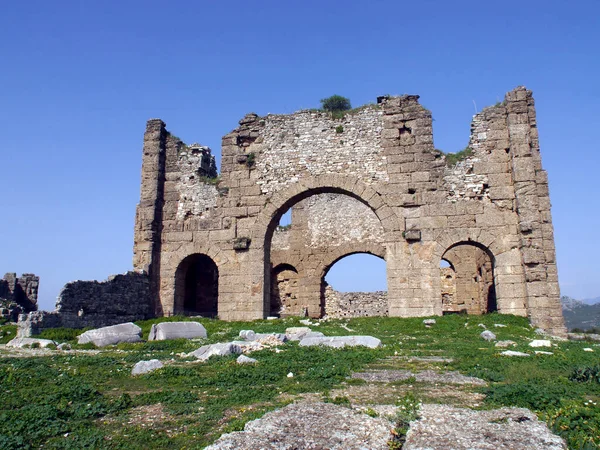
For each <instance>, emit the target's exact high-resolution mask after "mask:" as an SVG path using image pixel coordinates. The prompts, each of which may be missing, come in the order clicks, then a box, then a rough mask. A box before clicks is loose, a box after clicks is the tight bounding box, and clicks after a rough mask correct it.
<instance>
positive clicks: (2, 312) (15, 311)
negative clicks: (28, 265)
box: [0, 273, 40, 322]
mask: <svg viewBox="0 0 600 450" xmlns="http://www.w3.org/2000/svg"><path fill="white" fill-rule="evenodd" d="M39 285H40V278H39V277H38V276H36V275H34V274H32V273H24V274H23V275H21V276H20V277H17V274H16V273H7V274H5V275H4V278H2V279H0V317H2V318H4V319H8V320H10V321H12V322H16V321H17V319H18V317H19V314H23V313H29V312H31V311H37V300H38V287H39Z"/></svg>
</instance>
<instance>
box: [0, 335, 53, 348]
mask: <svg viewBox="0 0 600 450" xmlns="http://www.w3.org/2000/svg"><path fill="white" fill-rule="evenodd" d="M49 345H56V342H54V341H52V340H50V339H37V338H27V337H18V338H14V339H12V340H11V341H9V342H8V343H7V344H6V346H7V347H14V348H26V347H31V346H34V347H35V346H37V347H39V348H46V347H48V346H49Z"/></svg>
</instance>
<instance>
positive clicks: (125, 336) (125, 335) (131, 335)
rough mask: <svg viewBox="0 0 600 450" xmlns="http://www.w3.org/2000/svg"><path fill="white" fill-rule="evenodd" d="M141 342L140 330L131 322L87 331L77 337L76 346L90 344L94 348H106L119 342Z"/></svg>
mask: <svg viewBox="0 0 600 450" xmlns="http://www.w3.org/2000/svg"><path fill="white" fill-rule="evenodd" d="M141 340H142V329H141V328H140V327H138V326H137V325H136V324H134V323H131V322H127V323H120V324H118V325H112V326H110V327H102V328H96V329H95V330H88V331H86V332H85V333H82V334H80V335H79V336H78V337H77V343H78V344H87V343H89V342H91V343H92V344H94V345H95V346H96V347H106V346H107V345H113V344H119V343H121V342H140V341H141Z"/></svg>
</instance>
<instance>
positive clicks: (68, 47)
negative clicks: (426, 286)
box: [0, 0, 600, 309]
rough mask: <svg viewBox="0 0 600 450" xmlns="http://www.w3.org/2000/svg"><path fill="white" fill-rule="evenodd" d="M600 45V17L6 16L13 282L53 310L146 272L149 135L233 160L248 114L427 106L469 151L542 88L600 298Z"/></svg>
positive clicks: (359, 8)
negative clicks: (325, 101) (334, 103)
mask: <svg viewBox="0 0 600 450" xmlns="http://www.w3.org/2000/svg"><path fill="white" fill-rule="evenodd" d="M599 44H600V2H598V1H597V0H590V1H573V2H568V3H567V2H565V1H552V0H544V1H523V0H521V1H502V2H482V1H480V0H479V1H453V2H447V1H441V0H440V1H419V2H399V1H374V0H372V1H369V2H366V1H364V2H358V1H349V0H345V1H322V0H321V1H308V0H305V1H302V2H288V1H281V0H279V1H262V2H247V1H243V2H238V1H222V2H215V1H211V2H209V1H204V2H201V1H187V2H184V1H173V2H164V1H160V2H158V1H135V2H134V1H126V0H124V1H118V2H117V1H104V2H91V1H61V0H59V1H55V2H48V1H31V0H29V1H23V2H16V1H13V2H10V1H4V2H2V12H1V14H0V49H1V50H0V52H1V53H0V54H1V56H2V59H1V69H0V87H1V94H0V132H1V136H2V144H1V146H0V149H1V150H0V168H1V169H2V171H1V175H0V195H1V199H2V203H1V208H0V211H1V213H0V214H1V215H0V236H1V241H0V242H1V247H0V272H8V271H10V272H19V273H21V272H34V273H36V274H38V275H40V276H41V292H40V295H41V299H40V303H41V306H42V308H44V309H52V307H53V305H54V301H55V298H56V296H57V294H58V291H59V289H60V288H61V286H62V285H63V284H64V283H66V282H68V281H71V280H75V279H105V278H106V277H107V276H108V275H109V274H112V273H118V272H124V271H126V270H128V269H130V267H131V253H132V240H133V221H134V209H135V205H136V203H137V201H138V198H139V178H140V165H141V148H142V134H143V131H144V126H145V122H146V120H147V119H149V118H153V117H160V118H162V119H163V120H164V121H165V122H166V123H167V126H168V128H169V129H170V130H171V131H172V132H173V133H175V134H177V135H178V136H180V137H181V138H182V139H184V140H185V141H186V142H188V143H190V142H194V141H198V142H200V143H202V144H204V145H209V146H210V147H211V148H212V149H213V151H214V152H215V153H216V154H217V158H219V152H220V138H221V136H222V135H223V134H225V133H227V132H229V131H230V130H231V129H233V128H234V127H235V126H236V124H237V121H238V120H239V119H240V118H241V117H242V116H243V115H244V114H245V113H247V112H249V111H255V112H257V113H258V114H261V115H263V114H266V113H269V112H273V113H289V112H293V111H295V110H298V109H301V108H309V107H318V106H319V99H321V98H323V97H326V96H329V95H332V94H334V93H335V94H341V95H344V96H346V97H349V98H350V99H351V100H352V103H353V105H355V106H358V105H360V104H363V103H367V102H373V101H375V99H376V97H377V96H378V95H381V94H404V93H411V94H419V95H420V96H421V103H422V104H423V105H425V106H426V107H427V108H429V109H430V110H431V111H432V112H433V117H434V119H435V122H434V133H435V136H434V138H435V145H436V147H438V148H440V149H442V150H444V151H456V150H460V149H462V148H463V147H464V146H465V145H466V143H467V139H468V135H469V124H470V120H471V116H472V115H473V113H474V108H475V107H474V102H475V104H476V105H477V108H478V109H481V108H483V107H484V106H486V105H490V104H494V103H495V102H497V101H499V100H502V98H503V96H504V94H505V92H506V91H508V90H511V89H512V88H514V87H515V86H517V85H525V86H527V87H528V88H529V89H532V90H533V91H534V95H535V98H536V101H537V111H538V119H539V128H540V137H541V148H542V157H543V162H544V166H545V168H546V169H547V170H548V172H549V177H550V189H551V198H552V202H553V215H554V227H555V232H556V243H557V248H558V262H559V274H560V281H561V287H562V292H563V293H564V294H568V295H571V296H574V297H577V298H586V297H596V296H600V267H599V266H598V255H599V254H600V238H599V237H598V233H599V230H600V208H599V207H598V206H599V205H600V200H599V199H600V187H599V184H598V180H599V178H600V177H599V176H598V170H599V167H600V152H599V148H598V147H599V145H598V136H597V135H598V126H599V125H598V124H599V123H600V107H599V105H600V87H599V82H598V80H599V79H600V76H599V73H598V72H599V69H600V57H599V55H600V53H599V50H598V47H599ZM363 272H365V271H364V270H363ZM366 275H367V277H370V278H373V279H374V280H375V279H376V277H375V275H371V274H369V273H368V272H366ZM0 276H1V275H0ZM340 283H341V284H340ZM343 284H344V280H343V279H342V280H341V281H339V282H338V281H337V278H336V281H335V284H334V286H335V287H337V288H340V289H344V288H345V285H343ZM367 284H369V283H367ZM376 284H377V283H376V282H373V283H371V284H370V285H369V286H371V287H372V288H378V287H380V284H379V286H376ZM348 286H350V285H348ZM369 286H367V287H369ZM350 288H353V287H352V286H350Z"/></svg>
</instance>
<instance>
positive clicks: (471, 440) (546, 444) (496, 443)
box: [403, 404, 567, 450]
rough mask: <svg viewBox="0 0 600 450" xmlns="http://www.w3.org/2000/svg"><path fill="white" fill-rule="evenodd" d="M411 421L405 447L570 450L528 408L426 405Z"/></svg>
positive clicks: (416, 449)
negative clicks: (415, 418) (465, 407)
mask: <svg viewBox="0 0 600 450" xmlns="http://www.w3.org/2000/svg"><path fill="white" fill-rule="evenodd" d="M419 415H420V417H421V418H420V419H419V420H416V421H414V422H411V424H410V429H409V431H408V434H407V437H406V443H405V444H404V447H403V449H405V450H432V449H453V450H488V449H489V450H515V449H523V450H525V449H544V450H566V448H567V446H566V445H565V443H564V441H563V440H562V439H561V438H560V437H558V436H556V435H554V434H552V433H551V432H550V430H549V429H548V427H547V426H546V424H544V423H543V422H540V421H539V420H538V418H537V417H536V416H535V414H533V413H532V412H531V411H529V410H528V409H524V408H501V409H496V410H491V411H473V410H470V409H464V408H455V407H453V406H448V405H427V404H426V405H422V407H421V410H420V412H419Z"/></svg>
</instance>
